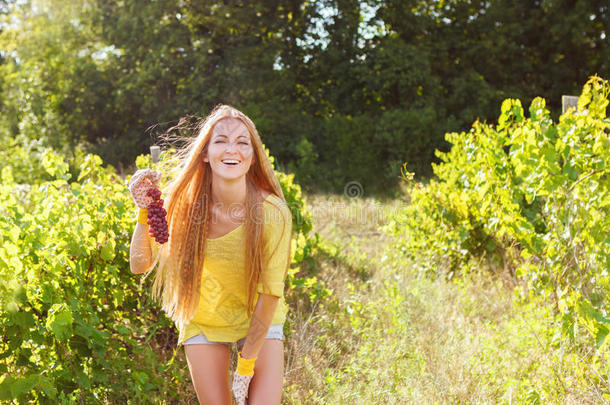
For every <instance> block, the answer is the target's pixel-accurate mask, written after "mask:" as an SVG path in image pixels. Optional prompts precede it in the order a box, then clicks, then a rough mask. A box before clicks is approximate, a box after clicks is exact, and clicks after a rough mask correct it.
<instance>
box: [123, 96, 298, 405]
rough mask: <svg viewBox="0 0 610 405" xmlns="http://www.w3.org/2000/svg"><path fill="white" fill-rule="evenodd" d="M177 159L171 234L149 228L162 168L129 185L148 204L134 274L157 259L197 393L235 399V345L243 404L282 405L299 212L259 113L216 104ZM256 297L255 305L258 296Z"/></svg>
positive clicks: (134, 249)
mask: <svg viewBox="0 0 610 405" xmlns="http://www.w3.org/2000/svg"><path fill="white" fill-rule="evenodd" d="M187 139H188V141H187V144H186V146H185V147H184V148H182V149H181V150H179V151H178V152H177V153H176V157H175V161H174V162H172V163H169V166H170V167H173V171H175V176H172V178H173V180H172V181H171V183H170V184H169V185H168V186H167V187H166V188H165V189H164V190H163V194H164V195H165V196H166V200H165V203H164V208H166V211H167V216H166V218H167V223H168V228H169V240H168V242H167V243H165V244H161V245H160V244H158V243H157V242H155V241H154V240H153V239H152V238H151V237H150V236H149V235H148V226H147V225H146V209H145V208H146V207H147V206H148V203H149V202H150V201H151V200H150V197H148V196H147V195H146V192H147V190H148V189H149V188H151V187H153V186H155V185H156V184H158V182H159V180H160V173H159V172H156V171H152V170H147V169H145V170H138V171H137V172H136V173H135V174H134V176H133V177H132V179H131V181H130V185H129V189H130V192H131V194H132V196H133V198H134V200H135V201H136V204H137V205H138V207H139V208H140V211H139V215H138V218H139V219H138V224H137V225H136V228H135V230H134V234H133V237H132V242H131V247H130V266H131V271H132V272H133V273H147V272H149V271H150V270H151V269H152V268H154V267H155V265H156V264H157V263H158V264H159V265H158V268H157V271H156V274H155V279H154V283H153V296H154V297H156V298H157V299H159V300H160V302H161V304H162V307H163V310H164V311H165V312H166V313H167V314H168V316H169V317H170V318H171V319H172V320H173V321H174V322H175V323H176V325H177V328H178V330H179V337H178V344H179V345H180V344H183V345H184V348H185V349H184V350H185V354H186V358H187V362H188V365H189V369H190V373H191V378H192V380H193V385H194V387H195V391H196V392H197V397H198V399H199V402H200V403H203V404H223V405H224V404H231V393H230V390H229V378H228V372H229V363H230V347H229V345H230V344H231V343H233V342H237V344H238V348H239V349H240V351H239V354H238V362H237V367H236V370H235V372H234V373H233V383H232V387H231V388H232V390H233V395H234V396H235V400H236V402H237V404H240V405H241V404H245V398H248V404H250V405H253V404H279V403H280V401H281V395H282V382H283V373H284V368H283V367H284V354H283V349H284V346H283V334H282V330H283V323H284V320H285V317H286V313H287V311H288V308H287V306H286V303H285V301H284V296H283V289H284V281H285V277H286V274H287V270H288V266H289V264H290V246H291V232H292V216H291V213H290V209H289V208H288V207H287V205H286V201H285V199H284V195H283V193H282V190H281V187H280V184H279V182H278V180H277V178H276V176H275V173H274V172H273V168H272V166H271V163H270V162H269V159H268V157H267V154H266V153H265V150H264V148H263V146H262V142H261V140H260V137H259V135H258V132H257V131H256V128H255V126H254V124H253V123H252V121H251V120H250V119H249V118H248V117H246V116H245V115H244V114H243V113H241V112H239V111H238V110H236V109H235V108H232V107H230V106H226V105H221V106H218V107H216V108H215V109H214V110H213V111H212V112H211V113H210V115H208V117H207V118H206V119H205V120H204V121H203V122H202V124H201V125H200V129H199V131H198V136H197V137H195V138H187ZM254 303H256V305H254Z"/></svg>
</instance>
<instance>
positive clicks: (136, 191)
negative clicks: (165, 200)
mask: <svg viewBox="0 0 610 405" xmlns="http://www.w3.org/2000/svg"><path fill="white" fill-rule="evenodd" d="M160 179H161V173H160V172H157V171H155V170H151V169H140V170H138V171H136V172H135V173H134V174H133V176H132V177H131V180H129V192H130V193H131V197H132V198H133V200H134V201H135V202H136V205H137V206H138V207H140V208H148V205H149V204H150V203H151V202H153V199H152V197H150V196H148V194H147V193H148V190H150V189H153V188H157V186H158V185H159V180H160Z"/></svg>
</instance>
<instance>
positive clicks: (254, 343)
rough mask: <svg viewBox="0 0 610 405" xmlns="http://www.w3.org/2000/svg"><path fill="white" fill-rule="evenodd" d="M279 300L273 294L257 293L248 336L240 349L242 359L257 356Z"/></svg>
mask: <svg viewBox="0 0 610 405" xmlns="http://www.w3.org/2000/svg"><path fill="white" fill-rule="evenodd" d="M279 300H280V298H279V297H276V296H275V295H268V294H259V295H258V300H257V301H256V306H255V307H254V312H253V313H252V320H251V321H250V328H249V329H248V336H247V337H246V342H245V343H244V347H243V348H242V350H241V354H242V357H243V358H244V359H252V358H254V357H258V353H259V352H260V350H261V348H262V347H263V344H264V343H265V337H266V336H267V332H268V331H269V326H271V320H272V319H273V314H274V313H275V309H276V307H277V304H278V302H279Z"/></svg>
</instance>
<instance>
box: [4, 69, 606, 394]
mask: <svg viewBox="0 0 610 405" xmlns="http://www.w3.org/2000/svg"><path fill="white" fill-rule="evenodd" d="M609 94H610V86H609V85H608V83H607V82H606V81H605V80H603V79H601V78H598V77H592V78H591V79H590V80H589V81H588V82H587V83H586V84H585V86H584V88H583V91H582V94H581V96H580V98H579V102H578V106H577V108H575V109H571V110H569V111H567V112H566V113H565V114H563V115H561V116H560V117H559V119H558V120H556V121H555V120H553V119H552V118H551V113H550V112H549V111H548V110H547V108H546V104H545V100H544V99H542V98H536V99H534V100H533V101H532V102H531V104H530V106H529V108H528V110H527V112H526V111H525V110H524V108H523V106H522V103H521V101H519V100H516V99H507V100H505V101H504V102H503V103H502V105H501V109H500V116H499V118H498V120H497V123H495V124H491V123H486V122H479V121H477V122H475V123H474V124H473V126H472V129H471V130H469V131H467V132H461V133H448V134H447V135H446V140H447V141H448V142H449V143H450V144H451V145H452V146H451V149H450V151H448V152H437V154H438V157H439V158H440V159H441V163H439V164H434V165H433V170H434V173H435V177H434V178H432V179H431V180H429V181H428V182H427V183H420V182H414V181H413V180H409V179H410V178H411V176H410V173H408V171H407V169H408V165H407V166H405V168H404V170H405V171H404V177H405V179H407V181H406V182H405V185H406V192H405V194H404V198H403V199H395V200H392V201H390V202H384V203H383V204H382V205H381V206H380V205H379V204H377V205H374V206H373V208H371V206H369V205H367V204H369V202H370V201H369V200H364V199H358V198H355V199H354V198H351V199H349V202H350V204H355V206H356V207H358V209H368V210H373V211H375V212H376V213H377V214H379V212H378V211H379V210H381V213H382V214H383V215H378V216H377V217H376V218H375V219H374V220H369V221H365V224H363V223H356V224H353V223H350V222H349V219H346V218H339V216H333V215H327V217H328V223H327V224H326V225H327V226H326V227H324V228H322V227H321V225H320V224H321V218H322V217H323V214H324V212H323V211H320V209H322V210H324V209H327V208H328V207H329V206H328V205H325V204H328V203H329V201H331V199H330V198H327V197H324V196H323V197H320V196H311V197H310V196H304V195H302V193H301V188H300V186H299V185H298V184H296V183H294V182H293V175H291V174H290V175H289V174H285V173H282V172H280V171H277V176H278V178H279V180H280V183H281V185H282V188H283V191H284V195H285V197H286V199H287V202H288V203H289V206H290V207H291V210H292V214H293V218H294V220H293V224H294V231H295V233H294V237H295V239H294V240H293V246H294V247H295V249H293V257H292V266H291V270H290V273H289V276H288V280H287V292H286V301H287V303H288V305H289V306H290V308H291V311H290V313H289V315H288V319H287V322H286V325H285V334H286V349H287V350H286V376H285V389H284V403H290V404H292V403H295V404H309V403H320V404H323V403H408V402H418V403H434V402H440V403H497V402H505V403H511V402H512V401H514V402H518V403H603V402H606V401H610V364H609V360H610V350H609V348H608V347H609V342H608V341H609V340H610V337H609V336H608V335H609V333H610V301H609V299H608V297H609V296H610V294H609V293H610V274H608V271H609V270H610V215H608V214H609V211H610V176H609V170H610V169H609V167H610V139H609V134H610V120H609V119H608V118H607V116H606V111H607V106H608V96H609ZM3 139H4V138H0V142H2V144H0V170H1V171H0V175H1V184H0V213H1V215H0V230H1V232H0V238H1V244H0V308H2V310H1V312H0V336H1V337H0V402H2V403H20V404H21V403H41V404H57V403H62V404H68V403H79V404H90V403H107V404H118V403H138V404H140V403H142V404H145V403H166V404H170V403H171V404H174V403H192V402H193V401H196V399H195V398H196V397H195V394H194V391H193V389H192V384H191V381H190V376H189V374H188V368H187V366H186V360H185V358H184V354H183V350H182V349H181V348H176V347H175V343H176V339H177V333H176V330H175V328H174V326H173V324H172V323H171V322H170V321H169V320H168V319H167V318H166V317H165V315H164V314H163V313H162V312H161V311H160V310H159V306H158V305H157V304H156V303H155V302H153V301H152V300H151V299H150V284H151V278H142V277H140V276H135V275H133V274H131V273H130V271H129V263H128V254H129V241H130V237H131V233H132V232H133V228H134V226H135V223H136V217H135V215H136V206H135V204H134V202H133V201H132V200H131V197H130V195H129V191H128V189H127V184H128V182H129V175H128V176H125V177H121V176H120V175H119V174H118V173H117V171H116V170H115V169H114V168H113V167H111V166H107V167H104V165H103V162H102V160H101V159H100V158H99V157H98V156H96V155H94V154H88V153H84V152H82V151H81V150H80V149H78V148H77V149H75V151H74V152H73V153H72V154H71V155H63V154H60V153H59V152H57V151H54V150H53V149H51V148H49V147H45V146H42V145H40V144H37V143H36V142H30V141H27V140H25V139H18V142H14V141H13V140H11V141H7V140H3ZM168 153H171V151H168ZM271 160H272V161H273V158H271ZM155 165H156V164H155V163H152V162H151V161H150V159H149V158H148V157H146V156H144V155H142V156H140V157H138V160H137V161H136V166H137V168H145V167H146V168H153V169H154V168H155V167H156V166H155ZM344 207H345V206H344ZM348 208H349V209H352V208H351V206H348ZM312 211H315V212H316V215H312ZM333 212H334V211H333ZM326 214H328V212H327V213H326ZM232 355H233V356H235V353H232ZM234 359H235V357H233V360H234Z"/></svg>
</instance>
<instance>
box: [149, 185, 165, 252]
mask: <svg viewBox="0 0 610 405" xmlns="http://www.w3.org/2000/svg"><path fill="white" fill-rule="evenodd" d="M146 195H148V196H149V197H151V198H152V199H153V201H152V202H151V203H150V204H148V208H147V209H148V221H146V223H147V224H148V225H149V226H150V229H149V233H150V236H152V237H153V238H155V240H156V241H157V242H158V243H165V242H167V239H168V238H169V230H168V228H167V221H166V219H165V215H166V214H167V211H165V208H163V199H162V198H161V190H159V189H158V188H150V189H148V191H147V192H146Z"/></svg>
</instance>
